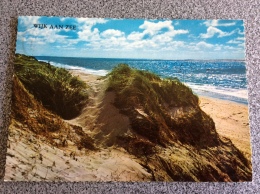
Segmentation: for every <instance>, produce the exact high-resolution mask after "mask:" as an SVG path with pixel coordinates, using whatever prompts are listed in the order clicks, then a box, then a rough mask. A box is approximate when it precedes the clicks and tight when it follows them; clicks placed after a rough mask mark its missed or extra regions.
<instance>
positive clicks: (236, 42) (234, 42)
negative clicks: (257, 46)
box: [227, 40, 241, 44]
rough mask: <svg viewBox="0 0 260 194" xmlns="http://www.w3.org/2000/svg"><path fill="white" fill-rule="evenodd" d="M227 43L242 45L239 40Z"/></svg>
mask: <svg viewBox="0 0 260 194" xmlns="http://www.w3.org/2000/svg"><path fill="white" fill-rule="evenodd" d="M227 43H229V44H239V43H241V42H240V41H237V40H230V41H228V42H227Z"/></svg>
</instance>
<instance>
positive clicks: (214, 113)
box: [199, 96, 251, 161]
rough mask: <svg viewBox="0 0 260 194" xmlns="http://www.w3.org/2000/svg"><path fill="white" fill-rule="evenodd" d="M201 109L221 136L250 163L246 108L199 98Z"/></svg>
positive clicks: (240, 105)
mask: <svg viewBox="0 0 260 194" xmlns="http://www.w3.org/2000/svg"><path fill="white" fill-rule="evenodd" d="M199 98H200V107H201V109H202V110H203V111H204V112H206V113H207V114H208V115H210V116H211V117H212V118H213V120H214V122H215V126H216V129H217V132H218V133H219V134H220V135H221V136H225V137H227V138H229V139H231V141H232V142H233V144H234V145H235V146H236V147H237V148H238V149H239V150H240V151H242V152H243V153H244V154H245V156H246V157H247V159H248V160H250V161H251V146H250V129H249V115H248V106H247V105H244V104H239V103H235V102H231V101H225V100H219V99H215V98H209V97H204V96H200V97H199Z"/></svg>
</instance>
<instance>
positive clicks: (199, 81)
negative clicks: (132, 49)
mask: <svg viewBox="0 0 260 194" xmlns="http://www.w3.org/2000/svg"><path fill="white" fill-rule="evenodd" d="M35 58H36V59H37V60H39V61H44V62H49V63H50V64H51V65H54V66H56V67H62V68H66V69H77V70H81V71H84V72H86V73H89V74H95V75H101V76H104V75H106V74H108V73H109V72H110V71H111V70H112V69H113V68H114V67H115V66H117V65H118V64H120V63H124V64H128V65H129V66H130V67H133V68H136V69H140V70H147V71H150V72H152V73H155V74H157V75H159V76H160V77H162V78H169V77H170V78H176V77H177V78H178V79H179V80H180V81H182V82H184V83H185V84H186V85H187V86H189V87H190V88H192V90H193V92H194V93H195V94H197V95H202V96H207V97H212V98H218V99H222V100H228V101H232V102H237V103H241V104H247V103H248V100H247V99H248V93H247V81H246V64H245V61H238V60H154V59H121V58H120V59H115V58H75V57H51V56H36V57H35Z"/></svg>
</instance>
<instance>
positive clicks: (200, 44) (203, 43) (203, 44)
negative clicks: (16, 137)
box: [196, 41, 214, 48]
mask: <svg viewBox="0 0 260 194" xmlns="http://www.w3.org/2000/svg"><path fill="white" fill-rule="evenodd" d="M196 46H197V47H199V48H212V47H214V45H213V44H209V43H206V42H204V41H201V42H199V43H197V44H196Z"/></svg>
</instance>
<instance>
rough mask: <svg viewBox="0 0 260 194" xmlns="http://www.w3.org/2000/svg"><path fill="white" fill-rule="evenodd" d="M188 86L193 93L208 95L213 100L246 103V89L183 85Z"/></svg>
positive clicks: (192, 84)
mask: <svg viewBox="0 0 260 194" xmlns="http://www.w3.org/2000/svg"><path fill="white" fill-rule="evenodd" d="M185 84H186V85H188V86H189V87H190V88H191V89H192V90H194V92H195V93H198V94H199V95H200V94H202V95H208V96H211V97H215V98H221V99H224V100H225V99H226V100H232V101H236V102H242V103H247V100H248V92H247V89H245V88H242V89H234V88H224V87H218V86H212V85H205V84H204V85H196V84H194V83H185Z"/></svg>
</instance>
